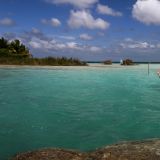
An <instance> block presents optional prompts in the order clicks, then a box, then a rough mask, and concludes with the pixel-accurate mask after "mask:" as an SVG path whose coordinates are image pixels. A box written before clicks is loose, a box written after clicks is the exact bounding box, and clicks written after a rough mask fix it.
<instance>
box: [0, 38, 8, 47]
mask: <svg viewBox="0 0 160 160" xmlns="http://www.w3.org/2000/svg"><path fill="white" fill-rule="evenodd" d="M2 48H8V41H7V40H6V39H4V38H3V37H2V38H1V39H0V49H2Z"/></svg>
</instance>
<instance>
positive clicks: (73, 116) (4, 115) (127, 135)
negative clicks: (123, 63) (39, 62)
mask: <svg viewBox="0 0 160 160" xmlns="http://www.w3.org/2000/svg"><path fill="white" fill-rule="evenodd" d="M157 69H160V65H150V75H149V76H148V73H147V65H137V66H129V67H120V66H119V65H118V64H117V65H113V66H109V67H108V66H103V65H98V64H94V65H91V66H89V67H27V66H25V67H16V66H12V67H11V66H8V67H7V66H3V67H0V159H2V160H5V159H7V158H9V157H10V156H12V155H14V154H15V153H17V152H23V151H28V150H33V149H37V148H44V147H63V148H71V149H79V150H82V151H87V150H92V149H95V148H99V147H102V146H105V145H107V144H111V143H116V142H119V141H124V140H137V139H145V138H154V137H156V138H159V136H160V122H159V120H160V79H159V78H158V76H157V75H156V71H157Z"/></svg>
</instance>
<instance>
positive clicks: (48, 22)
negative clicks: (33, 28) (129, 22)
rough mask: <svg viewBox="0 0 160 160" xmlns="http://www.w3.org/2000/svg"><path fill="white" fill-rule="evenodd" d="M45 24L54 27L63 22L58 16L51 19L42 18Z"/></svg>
mask: <svg viewBox="0 0 160 160" xmlns="http://www.w3.org/2000/svg"><path fill="white" fill-rule="evenodd" d="M41 22H42V23H43V24H49V25H51V26H53V27H58V26H60V25H61V22H60V20H59V19H57V18H51V19H50V20H47V19H42V21H41Z"/></svg>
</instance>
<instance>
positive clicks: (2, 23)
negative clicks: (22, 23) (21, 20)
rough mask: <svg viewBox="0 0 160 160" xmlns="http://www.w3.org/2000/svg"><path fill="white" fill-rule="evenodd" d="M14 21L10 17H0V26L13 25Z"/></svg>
mask: <svg viewBox="0 0 160 160" xmlns="http://www.w3.org/2000/svg"><path fill="white" fill-rule="evenodd" d="M13 25H15V22H14V21H13V20H12V19H11V18H3V19H0V26H13Z"/></svg>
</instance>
